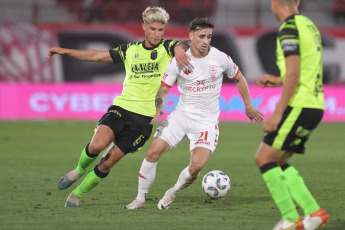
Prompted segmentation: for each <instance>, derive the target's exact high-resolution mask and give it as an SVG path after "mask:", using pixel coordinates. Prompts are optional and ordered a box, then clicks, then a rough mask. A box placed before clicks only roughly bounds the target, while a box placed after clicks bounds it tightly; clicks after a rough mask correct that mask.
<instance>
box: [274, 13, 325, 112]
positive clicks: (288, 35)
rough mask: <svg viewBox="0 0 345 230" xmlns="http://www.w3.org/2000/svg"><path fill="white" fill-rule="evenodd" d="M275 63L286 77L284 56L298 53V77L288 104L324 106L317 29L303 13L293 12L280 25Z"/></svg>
mask: <svg viewBox="0 0 345 230" xmlns="http://www.w3.org/2000/svg"><path fill="white" fill-rule="evenodd" d="M276 53H277V65H278V68H279V70H280V76H281V78H282V81H283V82H284V80H285V74H286V66H285V58H286V57H288V56H289V55H299V56H300V66H299V68H300V71H299V74H300V77H299V80H298V85H297V88H296V90H295V92H294V94H293V96H292V98H291V99H290V101H289V106H292V107H303V108H315V109H324V104H325V100H324V93H323V84H322V43H321V36H320V33H319V30H318V29H317V27H316V26H315V25H314V23H313V22H312V21H311V20H310V19H308V18H307V17H305V16H303V15H292V16H290V17H288V18H287V19H286V20H285V21H284V22H283V23H282V25H281V26H280V28H279V34H278V38H277V50H276Z"/></svg>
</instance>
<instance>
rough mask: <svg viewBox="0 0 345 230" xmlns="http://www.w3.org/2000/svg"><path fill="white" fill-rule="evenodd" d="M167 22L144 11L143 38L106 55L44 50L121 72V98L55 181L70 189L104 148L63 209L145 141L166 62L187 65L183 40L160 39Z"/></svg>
mask: <svg viewBox="0 0 345 230" xmlns="http://www.w3.org/2000/svg"><path fill="white" fill-rule="evenodd" d="M168 20H169V14H168V13H167V12H166V11H165V10H164V9H163V8H160V7H152V8H151V7H148V8H146V10H145V11H144V12H143V21H144V22H143V30H144V31H145V40H144V41H142V42H137V43H129V44H125V45H121V46H118V47H116V48H114V49H113V50H110V51H98V50H73V49H64V48H60V47H53V48H51V49H50V50H49V53H48V58H51V56H53V55H54V54H60V55H65V54H67V55H69V56H71V57H73V58H76V59H79V60H82V61H93V62H113V63H114V64H116V63H119V62H123V63H124V65H125V69H126V78H125V80H124V83H123V90H122V94H121V95H120V96H118V97H116V98H115V99H114V102H113V105H112V106H110V107H109V109H108V111H107V113H106V114H104V116H103V117H102V118H101V119H100V120H99V123H98V126H97V129H96V131H95V133H94V136H93V138H92V140H91V142H90V143H89V144H87V145H86V147H85V148H84V149H83V151H82V153H81V155H80V158H79V162H78V165H77V167H76V168H75V169H74V170H72V171H71V172H69V173H67V174H66V175H65V176H63V177H62V178H61V179H60V180H59V182H58V187H59V189H61V190H63V189H67V188H68V187H70V186H71V185H72V184H73V183H74V182H75V181H77V180H78V179H79V178H80V177H81V176H82V175H83V174H85V172H86V169H87V167H88V166H90V164H91V163H92V162H94V161H95V160H96V158H97V156H98V155H99V154H100V153H101V152H102V151H103V150H104V149H106V148H107V147H108V146H109V148H108V149H107V151H106V152H105V154H104V155H103V157H102V158H101V160H100V162H99V163H98V165H96V166H95V168H94V169H93V170H91V171H90V172H89V173H88V174H87V175H86V177H85V179H84V181H83V182H82V183H81V184H80V185H79V186H78V187H77V188H76V189H75V190H73V191H72V192H71V193H70V195H69V196H68V198H67V201H66V204H65V207H78V206H79V199H80V198H81V197H82V196H83V195H84V194H85V193H87V192H88V191H90V190H91V189H92V188H94V187H95V186H97V185H98V184H99V183H100V182H101V181H102V180H103V179H104V178H105V177H106V176H107V175H108V173H109V171H110V169H111V168H112V167H113V166H114V165H115V164H116V163H117V162H118V161H120V160H121V158H122V157H124V156H125V155H126V154H127V153H130V152H135V151H137V150H138V149H140V148H141V147H142V146H143V145H144V143H145V142H146V141H147V140H148V139H149V138H150V135H151V132H152V127H153V126H152V125H150V122H151V120H152V119H153V117H154V116H155V114H156V107H155V96H156V93H157V91H158V89H159V87H160V85H161V79H162V75H163V73H164V71H165V69H166V67H167V65H168V63H169V62H170V61H171V59H172V58H173V57H174V56H175V53H176V56H175V57H176V58H178V59H179V63H180V64H183V65H184V66H188V65H189V58H188V56H187V54H186V53H185V50H187V47H186V46H187V45H188V41H183V42H179V41H177V40H164V39H163V35H164V31H165V26H166V24H167V23H168Z"/></svg>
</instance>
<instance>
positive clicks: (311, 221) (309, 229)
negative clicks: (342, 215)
mask: <svg viewBox="0 0 345 230" xmlns="http://www.w3.org/2000/svg"><path fill="white" fill-rule="evenodd" d="M328 218H329V216H328V214H327V212H326V211H325V210H323V209H322V208H320V209H319V210H317V212H314V213H312V214H309V215H306V216H305V217H304V219H303V225H304V229H305V230H314V229H316V228H317V227H319V226H324V225H325V224H326V223H328Z"/></svg>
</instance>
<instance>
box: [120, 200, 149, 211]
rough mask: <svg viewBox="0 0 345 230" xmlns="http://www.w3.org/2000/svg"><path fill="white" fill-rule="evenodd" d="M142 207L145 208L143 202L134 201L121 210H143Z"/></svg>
mask: <svg viewBox="0 0 345 230" xmlns="http://www.w3.org/2000/svg"><path fill="white" fill-rule="evenodd" d="M144 206H145V201H139V200H137V199H135V200H133V201H132V202H131V203H130V204H128V205H127V206H124V207H123V209H128V210H133V209H141V208H144Z"/></svg>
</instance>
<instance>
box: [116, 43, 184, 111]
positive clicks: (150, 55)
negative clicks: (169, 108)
mask: <svg viewBox="0 0 345 230" xmlns="http://www.w3.org/2000/svg"><path fill="white" fill-rule="evenodd" d="M177 42H178V41H177V40H162V41H161V43H160V44H159V45H158V46H157V47H155V48H146V47H145V45H144V42H137V43H129V44H125V45H120V46H118V47H116V48H114V49H113V50H110V51H109V52H110V55H111V57H112V59H113V62H114V63H119V62H123V63H124V64H125V69H126V78H125V80H124V82H123V89H122V93H121V95H120V96H118V97H116V98H115V99H114V102H113V104H114V105H117V106H120V107H122V108H123V109H126V110H128V111H131V112H134V113H138V114H141V115H145V116H150V117H153V116H154V115H155V114H156V106H155V96H156V93H157V91H158V89H159V87H160V85H161V79H162V75H163V74H164V71H165V69H166V67H167V65H168V63H169V62H170V61H171V59H172V58H173V57H174V55H175V53H174V47H175V45H176V43H177Z"/></svg>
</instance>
